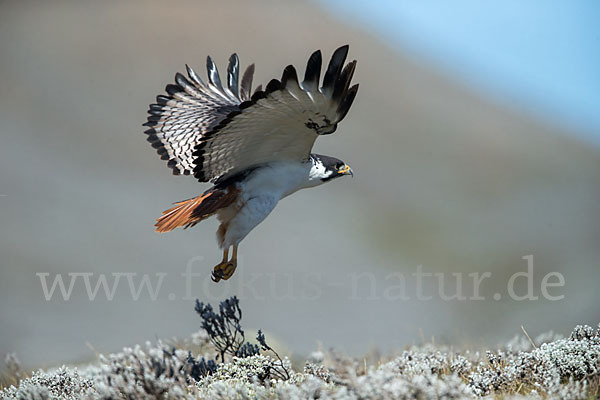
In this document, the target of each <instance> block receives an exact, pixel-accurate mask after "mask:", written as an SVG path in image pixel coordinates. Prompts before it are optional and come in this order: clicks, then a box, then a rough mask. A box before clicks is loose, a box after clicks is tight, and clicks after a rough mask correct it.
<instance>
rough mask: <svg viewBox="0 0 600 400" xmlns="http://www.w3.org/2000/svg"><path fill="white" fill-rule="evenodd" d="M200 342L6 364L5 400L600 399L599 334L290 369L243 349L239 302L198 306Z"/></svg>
mask: <svg viewBox="0 0 600 400" xmlns="http://www.w3.org/2000/svg"><path fill="white" fill-rule="evenodd" d="M196 312H197V313H198V315H199V316H200V318H201V320H202V322H201V328H202V330H200V331H199V332H197V333H196V334H194V335H192V336H191V337H189V338H187V339H186V340H183V341H180V342H177V343H165V342H160V341H159V342H158V343H155V344H151V343H146V344H145V345H144V346H135V347H134V348H125V349H123V351H121V352H119V353H116V354H110V355H106V356H104V355H100V356H99V357H98V359H97V361H96V362H94V363H92V364H89V365H86V366H83V367H81V366H80V367H69V366H62V367H60V368H57V369H54V370H45V371H44V370H39V371H36V372H33V373H26V372H25V371H23V370H22V369H21V367H20V365H19V362H18V359H17V358H16V357H15V356H14V355H9V356H7V357H6V360H5V362H6V368H5V370H6V371H7V372H6V373H5V375H4V376H3V377H2V381H1V382H2V385H3V388H2V389H0V398H6V399H81V398H84V399H86V398H89V399H147V398H157V399H205V398H209V399H213V398H214V399H230V398H234V399H247V398H261V399H309V398H310V399H317V398H319V399H321V398H322V399H327V398H331V399H476V398H502V399H508V398H510V399H518V398H536V399H537V398H540V399H594V398H598V396H600V383H599V379H600V329H593V328H591V327H589V326H577V327H575V329H574V330H573V332H572V333H571V335H570V336H569V337H568V338H562V337H559V336H556V335H554V334H551V333H550V334H545V335H541V336H539V337H537V338H535V339H531V338H529V337H528V336H524V335H523V336H518V337H515V339H513V340H512V341H510V342H509V343H507V344H506V345H504V346H502V347H501V348H499V349H496V350H493V351H491V350H490V351H483V352H482V351H474V350H468V349H463V350H457V349H453V348H450V347H447V346H443V345H442V346H440V345H433V344H423V345H419V346H412V347H409V348H407V349H405V350H404V351H402V352H401V353H399V354H396V355H394V356H391V357H380V358H378V359H375V360H373V359H372V358H369V362H367V359H366V358H364V359H355V358H351V357H347V356H344V355H342V354H340V353H338V352H336V351H333V350H332V351H326V352H323V351H316V352H314V353H313V354H311V355H310V357H309V359H308V360H307V361H306V362H305V363H304V365H303V366H300V367H296V368H294V367H293V366H292V363H291V362H290V360H288V359H287V358H282V357H280V356H279V354H277V352H276V351H275V350H273V348H272V347H271V346H270V345H269V344H268V342H267V340H266V338H265V336H264V335H263V334H262V333H261V332H260V331H259V333H258V336H257V338H256V341H257V343H250V342H249V341H247V340H246V336H245V333H244V330H243V329H242V327H241V324H240V322H241V319H242V311H241V308H240V305H239V302H238V300H237V298H235V297H233V298H231V299H228V300H226V301H224V302H222V303H221V304H220V306H219V308H218V310H214V309H213V308H212V306H211V305H209V304H203V303H197V304H196Z"/></svg>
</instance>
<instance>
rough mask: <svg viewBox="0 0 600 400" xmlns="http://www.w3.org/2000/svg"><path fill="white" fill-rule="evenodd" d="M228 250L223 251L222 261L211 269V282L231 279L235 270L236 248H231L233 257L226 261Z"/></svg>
mask: <svg viewBox="0 0 600 400" xmlns="http://www.w3.org/2000/svg"><path fill="white" fill-rule="evenodd" d="M228 253H229V250H224V251H223V260H222V261H221V262H220V263H219V264H217V265H216V266H215V267H214V268H213V272H212V277H211V278H212V280H213V282H219V281H220V280H221V279H224V280H228V279H229V278H231V276H232V275H233V273H234V272H235V270H236V268H237V246H233V257H231V260H229V261H227V258H228Z"/></svg>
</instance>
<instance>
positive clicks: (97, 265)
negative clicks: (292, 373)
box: [0, 0, 600, 367]
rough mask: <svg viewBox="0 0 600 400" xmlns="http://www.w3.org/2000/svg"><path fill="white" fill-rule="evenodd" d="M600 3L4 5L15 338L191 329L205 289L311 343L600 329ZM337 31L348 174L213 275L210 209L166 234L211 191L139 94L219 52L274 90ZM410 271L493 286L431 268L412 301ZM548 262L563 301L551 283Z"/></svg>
mask: <svg viewBox="0 0 600 400" xmlns="http://www.w3.org/2000/svg"><path fill="white" fill-rule="evenodd" d="M599 18H600V6H599V5H598V3H597V2H594V1H581V2H560V1H550V2H547V1H531V2H527V3H523V2H520V1H516V0H509V1H506V0H504V1H492V2H485V3H481V2H477V1H474V0H471V1H469V0H458V1H454V2H443V1H422V2H409V1H391V0H387V1H373V2H368V3H367V2H351V1H342V0H319V1H294V2H292V1H275V0H272V1H269V0H255V1H252V2H242V1H237V2H234V1H212V0H203V1H178V2H160V1H144V2H141V1H140V2H118V1H112V2H110V1H106V2H92V1H78V2H75V1H72V2H67V1H46V2H44V1H19V2H17V1H12V2H11V1H2V2H0V77H1V80H0V135H1V136H0V137H1V139H2V140H1V145H0V218H1V219H0V355H3V354H5V353H8V352H16V353H17V354H18V356H19V357H20V358H21V360H22V361H23V363H24V364H25V365H26V366H31V367H38V366H47V365H56V364H59V363H61V362H76V361H78V360H84V359H89V358H91V357H93V355H94V351H100V352H110V351H116V350H118V349H120V348H121V347H123V346H126V345H133V344H135V343H141V342H143V341H145V340H155V339H156V338H165V337H174V336H177V337H185V336H187V335H188V334H190V333H191V332H193V331H195V330H197V329H198V328H199V319H198V318H197V317H196V315H195V314H194V312H193V305H194V302H193V298H199V299H200V300H201V301H209V302H213V303H216V302H218V301H220V300H223V299H224V298H225V297H226V296H230V295H238V297H240V299H241V303H242V307H243V310H244V320H243V325H244V326H245V327H247V328H248V329H250V330H253V329H259V328H262V329H263V330H265V331H266V332H267V334H268V335H269V336H270V337H272V338H275V339H276V340H278V341H279V342H281V343H283V344H284V345H285V346H286V347H287V348H288V349H289V350H290V352H292V355H293V356H298V357H302V356H304V355H306V354H307V353H308V352H310V351H312V350H314V349H317V348H318V347H319V346H322V347H324V348H329V347H336V348H338V349H341V350H343V351H345V352H348V353H350V354H353V355H361V354H364V353H365V352H367V351H369V350H371V349H373V348H379V349H382V350H389V349H394V348H401V347H402V346H404V345H406V344H411V343H414V342H420V341H421V340H422V338H427V339H429V338H431V337H435V340H436V342H448V343H454V344H496V343H498V342H503V341H506V340H508V339H509V338H511V337H512V336H513V335H515V334H517V333H520V332H521V329H520V326H521V325H524V326H525V327H526V329H527V331H528V332H529V334H530V335H532V336H533V335H535V334H538V333H541V332H544V331H548V330H554V331H556V332H560V333H564V334H566V333H568V332H569V331H570V329H571V328H572V327H573V326H574V325H576V324H581V323H587V324H590V325H595V324H597V323H598V321H600V307H598V305H599V304H600V293H599V292H598V290H597V287H598V282H600V268H599V262H598V260H599V259H600V246H599V239H600V112H599V110H600V96H599V95H598V93H600V75H599V74H598V71H600V53H599V52H598V51H597V49H598V48H599V45H600V28H599V25H598V24H597V21H598V20H599ZM346 43H348V44H350V58H351V59H358V68H357V72H356V75H355V81H356V82H360V85H361V86H360V91H359V94H358V96H357V99H356V101H355V103H354V105H353V108H352V109H351V111H350V113H349V114H348V116H347V117H346V119H345V120H344V122H343V123H342V124H341V125H340V127H339V129H338V131H337V133H336V134H335V135H332V136H328V137H325V138H322V139H320V140H319V141H318V142H317V144H316V147H315V152H317V153H322V154H330V155H333V156H336V157H339V158H341V159H343V160H344V161H346V162H348V163H349V164H350V165H351V166H352V168H353V170H354V171H355V177H354V179H343V180H340V181H337V182H335V183H333V184H331V185H326V186H323V187H320V188H317V189H312V190H307V191H302V192H299V193H297V194H295V195H294V196H292V197H290V198H288V199H286V200H284V201H283V202H281V203H280V204H279V206H278V207H277V208H276V209H275V211H274V212H273V213H272V214H271V215H270V216H269V218H268V219H267V220H266V221H265V222H264V223H263V224H261V225H260V226H258V227H257V228H256V229H255V230H254V231H253V232H252V233H251V234H250V235H249V236H248V238H247V239H246V240H245V241H244V242H243V243H242V246H241V247H240V252H241V261H240V267H239V268H238V271H237V272H236V274H235V275H234V276H233V278H232V279H231V280H230V281H227V282H225V283H220V284H218V285H215V284H213V283H212V282H210V280H209V275H210V271H211V270H212V267H213V266H214V265H215V264H216V263H217V262H218V261H219V260H220V257H221V255H220V251H219V250H218V248H217V245H216V241H215V238H214V236H215V231H216V229H217V223H216V222H215V221H212V220H211V221H208V222H203V223H202V224H201V225H198V226H197V227H196V228H194V229H192V230H187V231H183V230H178V231H176V232H172V233H169V234H163V235H159V234H157V233H155V232H154V231H153V223H154V219H155V218H156V217H157V216H159V215H160V213H161V212H162V211H163V210H164V209H166V208H168V207H169V205H170V204H171V203H172V202H175V201H178V200H183V199H187V198H189V197H192V196H195V195H197V194H199V193H200V192H202V191H203V190H205V189H206V188H207V187H208V186H207V185H200V184H198V183H197V182H196V181H195V180H194V179H193V178H190V177H187V178H185V177H174V176H172V175H171V173H170V170H169V169H168V168H167V167H166V165H165V163H164V162H163V161H161V160H160V159H159V158H158V156H157V155H156V154H155V152H154V150H153V149H152V148H151V147H150V146H149V144H148V143H146V141H145V135H143V134H142V132H143V128H142V126H141V124H142V123H143V122H144V121H145V118H146V110H147V106H148V104H149V103H152V102H154V97H155V96H156V95H157V94H159V93H162V91H163V89H164V86H165V85H166V84H168V83H171V82H172V81H173V77H174V74H175V72H177V71H183V70H184V69H185V68H184V65H185V64H186V63H188V64H190V65H191V66H192V67H194V68H195V69H196V71H197V72H198V73H199V74H200V75H201V76H205V71H204V64H205V57H206V55H208V54H210V55H211V56H212V57H213V58H214V59H215V61H216V62H217V63H218V65H219V66H220V69H221V71H225V70H226V61H227V58H228V57H229V55H230V54H231V53H233V52H237V53H238V55H239V57H240V60H241V63H242V65H243V66H245V65H248V64H250V63H256V68H257V72H256V76H255V82H256V83H266V82H267V81H268V80H269V79H271V78H273V77H279V76H280V74H281V71H282V70H283V68H284V67H285V66H286V65H288V64H294V65H296V66H297V68H298V70H299V73H300V74H302V73H303V71H304V65H305V63H306V60H307V58H308V56H309V55H310V53H311V52H312V51H314V50H315V49H319V48H320V49H322V51H323V54H324V58H327V59H328V57H329V56H330V54H331V52H332V51H333V50H334V49H335V48H337V47H338V46H340V45H342V44H346ZM528 255H533V256H534V273H533V279H532V285H533V288H534V295H537V296H538V297H539V298H538V300H535V301H529V300H528V301H516V300H513V299H510V298H509V297H508V296H507V282H508V281H509V279H510V277H511V276H512V275H513V274H515V273H517V272H521V271H526V270H527V268H526V266H527V263H526V261H525V260H524V259H523V257H525V256H528ZM419 266H421V268H422V271H424V272H428V273H435V272H443V273H445V275H444V277H445V278H444V282H445V284H444V290H445V292H446V293H447V294H450V293H453V292H456V291H457V290H458V288H457V287H456V281H455V278H454V276H453V275H452V274H453V273H454V274H462V276H464V277H465V281H464V282H463V287H462V290H463V292H464V294H465V295H466V296H467V297H469V296H471V295H472V294H473V293H472V292H473V289H472V284H469V282H471V280H470V278H467V277H468V274H473V273H480V274H483V273H485V272H489V273H490V274H491V277H490V278H489V279H487V280H485V281H484V283H482V285H481V288H480V296H481V297H484V298H485V300H469V299H467V300H444V299H443V298H442V297H441V296H440V295H438V291H439V283H437V281H436V280H435V279H433V278H430V279H429V280H427V281H425V284H424V285H423V292H424V294H426V295H431V297H432V298H431V299H430V300H423V299H418V298H417V296H416V295H415V293H416V292H415V287H416V285H417V282H416V280H415V278H414V277H413V276H412V274H414V273H416V272H417V271H418V268H419ZM186 268H187V269H189V270H193V272H194V273H195V274H198V276H197V277H194V278H193V281H192V283H190V285H189V286H186V284H185V280H184V278H183V277H182V276H181V274H182V273H185V271H186ZM550 272H560V273H561V274H562V275H563V276H564V281H565V284H564V287H560V288H552V290H551V291H550V293H551V294H552V295H562V296H564V298H562V299H561V300H557V301H551V300H547V299H545V298H543V297H542V296H541V292H540V285H541V282H542V280H543V278H544V276H545V275H546V274H547V273H550ZM39 273H46V274H49V275H48V277H47V279H48V285H49V286H50V285H51V284H52V281H53V279H54V278H55V277H56V276H57V274H61V276H63V278H64V280H65V283H66V285H67V286H68V285H69V282H70V278H69V275H68V274H69V273H71V274H73V273H88V274H89V273H91V274H93V275H92V278H91V279H92V284H93V285H95V282H96V280H97V278H98V276H100V275H99V274H105V276H107V279H108V280H109V282H112V279H113V278H112V277H113V275H112V274H115V273H117V274H118V273H136V274H137V275H135V276H134V277H137V279H141V277H142V276H143V275H142V274H148V275H147V276H148V277H149V278H150V280H151V281H152V282H153V284H155V283H156V282H157V277H158V276H159V275H156V274H163V275H160V276H163V277H164V279H163V280H162V283H161V286H160V290H159V291H158V295H157V297H156V299H152V298H151V296H149V295H148V294H146V293H145V292H142V294H141V295H140V297H139V298H138V299H137V300H135V299H133V298H132V296H131V294H130V290H129V289H128V287H127V282H126V280H125V278H123V281H122V282H121V283H120V285H121V286H119V287H118V288H117V289H116V290H115V295H114V298H113V299H112V300H108V299H107V298H106V296H105V295H104V294H103V292H102V290H100V294H98V296H97V298H96V299H94V300H93V301H91V300H90V299H89V298H88V295H87V294H86V289H85V286H84V285H83V283H82V281H76V283H75V284H74V285H73V290H72V293H71V296H70V298H69V300H67V301H65V300H63V299H62V297H61V296H60V295H59V292H58V291H59V289H56V290H57V292H56V293H55V294H54V296H53V297H52V299H51V300H49V301H47V300H46V299H45V296H44V292H43V289H42V285H41V280H40V277H39V276H37V275H36V274H39ZM131 276H133V275H131ZM400 277H404V280H402V279H401V278H400ZM138 284H139V282H138V283H136V285H138ZM403 288H404V289H405V290H402V289H403ZM526 289H527V288H526V284H525V283H524V281H523V280H521V279H520V280H519V284H518V285H517V291H518V293H520V294H521V293H524V292H525V291H526ZM399 293H400V294H403V295H399ZM496 294H499V295H500V296H496V297H495V295H496ZM92 349H93V350H92Z"/></svg>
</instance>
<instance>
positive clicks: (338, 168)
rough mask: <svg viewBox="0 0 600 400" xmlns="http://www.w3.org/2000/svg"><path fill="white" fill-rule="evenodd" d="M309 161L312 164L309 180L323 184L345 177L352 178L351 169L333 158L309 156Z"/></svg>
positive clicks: (316, 155) (318, 155)
mask: <svg viewBox="0 0 600 400" xmlns="http://www.w3.org/2000/svg"><path fill="white" fill-rule="evenodd" d="M310 159H311V162H312V168H311V170H310V179H311V180H314V181H318V182H319V183H324V182H329V181H330V180H332V179H335V178H339V177H341V176H345V175H350V176H354V174H353V173H352V168H350V166H349V165H348V164H346V163H345V162H343V161H342V160H340V159H337V158H335V157H330V156H323V155H320V154H311V155H310Z"/></svg>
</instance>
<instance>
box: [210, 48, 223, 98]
mask: <svg viewBox="0 0 600 400" xmlns="http://www.w3.org/2000/svg"><path fill="white" fill-rule="evenodd" d="M206 70H207V72H208V81H209V82H210V83H211V84H212V85H213V86H215V87H216V88H217V89H219V90H220V91H221V92H222V91H223V85H222V84H221V78H220V77H219V70H218V69H217V66H216V65H215V63H214V61H213V60H212V58H210V56H208V57H206Z"/></svg>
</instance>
